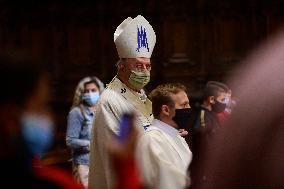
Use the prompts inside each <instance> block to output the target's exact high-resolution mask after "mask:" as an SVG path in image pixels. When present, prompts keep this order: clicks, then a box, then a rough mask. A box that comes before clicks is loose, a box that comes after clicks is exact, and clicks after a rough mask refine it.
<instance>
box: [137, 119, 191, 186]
mask: <svg viewBox="0 0 284 189" xmlns="http://www.w3.org/2000/svg"><path fill="white" fill-rule="evenodd" d="M136 156H137V163H138V166H139V168H140V171H141V173H142V178H143V180H144V183H145V184H146V186H147V187H149V188H151V189H184V188H185V186H187V184H189V181H190V180H189V176H188V174H187V169H188V166H189V164H190V162H191V159H192V153H191V151H190V149H189V147H188V145H187V143H186V142H185V140H184V138H182V137H181V136H180V135H179V133H178V130H177V129H175V128H173V127H171V126H169V125H167V124H166V123H164V122H162V121H159V120H157V119H154V121H153V123H152V125H151V126H150V127H148V129H147V130H146V132H145V133H144V134H143V135H142V136H141V137H140V139H139V141H138V144H137V152H136Z"/></svg>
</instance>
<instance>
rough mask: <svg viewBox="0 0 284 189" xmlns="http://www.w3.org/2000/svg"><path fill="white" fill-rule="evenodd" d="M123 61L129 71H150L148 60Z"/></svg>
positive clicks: (129, 59) (133, 59) (132, 59)
mask: <svg viewBox="0 0 284 189" xmlns="http://www.w3.org/2000/svg"><path fill="white" fill-rule="evenodd" d="M124 61H125V63H126V66H127V67H128V68H129V70H133V71H141V72H146V71H151V61H150V58H126V59H125V60H124Z"/></svg>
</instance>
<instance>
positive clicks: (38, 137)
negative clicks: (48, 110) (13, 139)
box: [21, 113, 54, 155]
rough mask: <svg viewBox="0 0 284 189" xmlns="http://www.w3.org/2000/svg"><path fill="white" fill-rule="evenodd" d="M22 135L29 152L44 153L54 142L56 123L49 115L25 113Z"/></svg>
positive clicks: (22, 120) (22, 121)
mask: <svg viewBox="0 0 284 189" xmlns="http://www.w3.org/2000/svg"><path fill="white" fill-rule="evenodd" d="M21 123H22V136H23V138H24V141H25V144H26V146H27V149H28V150H29V152H30V153H31V154H33V155H42V154H43V153H44V152H46V151H47V150H48V149H49V147H50V146H51V144H52V143H53V137H54V132H53V131H54V124H53V121H52V120H51V119H49V118H48V117H47V116H45V115H42V114H37V113H25V114H24V115H23V116H22V119H21Z"/></svg>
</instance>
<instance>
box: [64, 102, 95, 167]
mask: <svg viewBox="0 0 284 189" xmlns="http://www.w3.org/2000/svg"><path fill="white" fill-rule="evenodd" d="M81 109H82V110H83V112H82V110H81ZM81 109H80V107H75V108H73V109H72V110H71V111H70V112H69V115H68V121H67V132H66V144H67V146H68V147H69V148H70V149H71V150H72V158H73V162H74V163H75V164H81V165H89V151H90V150H89V149H90V140H91V130H92V126H93V120H94V112H93V111H92V108H90V107H87V106H82V108H81Z"/></svg>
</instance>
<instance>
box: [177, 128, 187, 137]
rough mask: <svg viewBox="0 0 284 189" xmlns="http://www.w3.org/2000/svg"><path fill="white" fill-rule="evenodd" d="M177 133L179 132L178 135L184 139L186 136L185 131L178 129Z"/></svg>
mask: <svg viewBox="0 0 284 189" xmlns="http://www.w3.org/2000/svg"><path fill="white" fill-rule="evenodd" d="M178 132H179V135H180V136H182V137H185V136H186V135H188V132H187V131H186V130H185V129H179V130H178Z"/></svg>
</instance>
